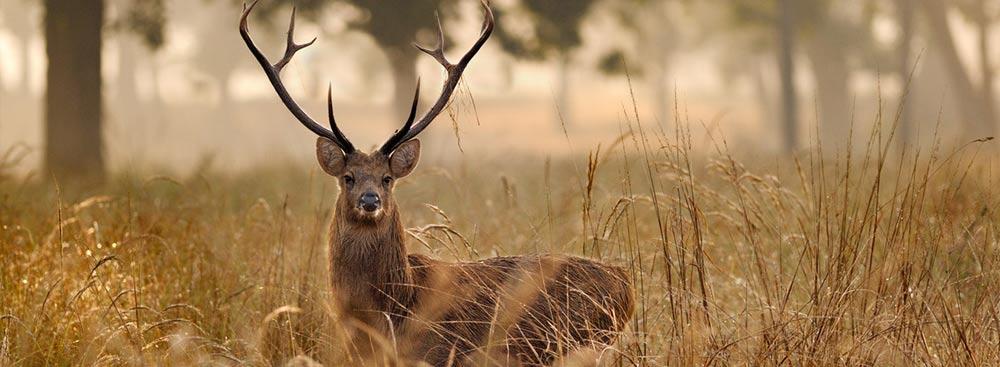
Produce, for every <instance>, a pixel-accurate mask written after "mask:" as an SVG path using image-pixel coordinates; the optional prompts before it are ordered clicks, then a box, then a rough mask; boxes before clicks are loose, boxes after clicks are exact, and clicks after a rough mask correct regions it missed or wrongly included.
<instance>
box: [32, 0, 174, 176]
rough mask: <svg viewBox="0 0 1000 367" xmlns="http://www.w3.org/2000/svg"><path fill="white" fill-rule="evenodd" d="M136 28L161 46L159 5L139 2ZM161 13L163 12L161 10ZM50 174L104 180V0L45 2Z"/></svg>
mask: <svg viewBox="0 0 1000 367" xmlns="http://www.w3.org/2000/svg"><path fill="white" fill-rule="evenodd" d="M133 4H134V6H135V8H134V9H132V10H131V12H130V14H131V15H130V16H129V19H134V22H133V21H132V20H130V21H129V22H127V23H129V24H130V27H131V29H133V30H135V31H137V32H140V34H143V35H144V37H146V39H147V40H149V41H151V42H154V43H160V44H161V43H162V25H163V22H162V21H159V22H157V21H156V19H162V18H158V17H157V15H156V14H157V11H160V12H162V3H161V2H160V1H159V0H152V1H149V0H147V1H136V2H134V3H133ZM157 9H159V10H157ZM44 11H45V17H44V24H45V52H46V55H47V56H48V60H49V62H48V69H47V72H46V86H45V152H44V161H45V163H44V164H45V170H46V171H48V172H50V173H51V174H52V175H53V176H55V177H56V178H57V179H59V180H76V181H78V182H79V181H83V182H100V181H102V180H103V179H104V176H105V170H106V166H105V161H104V140H103V137H102V133H103V131H102V126H103V124H102V117H103V116H102V113H103V97H102V88H103V82H102V79H101V65H102V61H103V60H102V58H101V50H102V45H103V34H102V30H103V27H104V25H105V2H104V0H74V1H65V0H45V1H44Z"/></svg>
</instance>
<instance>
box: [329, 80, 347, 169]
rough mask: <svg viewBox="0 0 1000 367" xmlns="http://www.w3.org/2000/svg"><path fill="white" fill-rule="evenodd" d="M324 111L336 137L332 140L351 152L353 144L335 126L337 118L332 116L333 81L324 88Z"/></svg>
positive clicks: (345, 150)
mask: <svg viewBox="0 0 1000 367" xmlns="http://www.w3.org/2000/svg"><path fill="white" fill-rule="evenodd" d="M326 113H327V118H329V120H330V130H331V132H333V135H334V136H335V137H337V140H334V142H337V141H340V142H342V143H343V145H342V146H341V147H340V148H341V149H343V150H344V152H346V153H350V152H353V151H354V144H351V141H350V140H347V137H346V136H344V133H343V132H342V131H340V128H339V127H337V120H336V119H335V118H333V83H330V86H329V87H328V88H327V89H326ZM338 145H339V144H338Z"/></svg>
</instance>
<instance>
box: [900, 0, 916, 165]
mask: <svg viewBox="0 0 1000 367" xmlns="http://www.w3.org/2000/svg"><path fill="white" fill-rule="evenodd" d="M914 1H916V0H896V12H897V13H899V43H898V44H897V45H896V52H897V57H898V62H899V65H898V66H897V67H898V68H899V69H898V70H896V73H897V74H899V80H900V81H901V82H902V85H903V87H904V88H906V89H904V90H902V91H900V94H899V103H900V106H899V108H900V115H899V138H900V139H899V142H900V145H901V146H902V147H905V146H908V145H910V144H912V140H913V134H914V128H913V121H912V111H913V108H912V107H911V105H912V103H911V101H906V100H904V98H909V99H911V100H912V99H913V94H910V95H909V96H907V94H908V93H909V91H912V90H913V80H911V79H910V71H911V70H913V65H911V60H910V54H911V53H912V52H913V47H912V45H913V14H914V13H915V12H916V9H915V7H914V5H913V3H914Z"/></svg>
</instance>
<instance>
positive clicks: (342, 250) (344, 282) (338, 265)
mask: <svg viewBox="0 0 1000 367" xmlns="http://www.w3.org/2000/svg"><path fill="white" fill-rule="evenodd" d="M347 210H350V209H348V208H345V207H342V206H340V205H338V207H337V210H336V213H335V216H334V220H333V223H332V226H331V236H330V263H331V277H332V281H333V286H334V290H335V292H336V293H338V294H339V296H340V297H341V302H343V303H346V304H348V308H355V309H366V310H375V311H384V312H390V311H395V310H394V309H395V308H397V307H398V306H399V304H400V303H403V304H404V305H405V304H408V303H409V301H410V300H411V299H412V292H413V287H412V286H411V285H410V284H412V282H413V275H412V271H411V269H410V266H409V263H408V260H407V255H408V254H407V251H406V244H405V242H404V241H403V236H404V231H403V224H402V221H401V220H400V217H399V213H398V212H397V211H396V210H395V209H393V210H391V211H389V212H386V213H385V216H384V217H383V218H382V219H381V220H380V221H378V222H362V221H357V220H354V219H352V218H351V216H350V215H349V214H348V213H347Z"/></svg>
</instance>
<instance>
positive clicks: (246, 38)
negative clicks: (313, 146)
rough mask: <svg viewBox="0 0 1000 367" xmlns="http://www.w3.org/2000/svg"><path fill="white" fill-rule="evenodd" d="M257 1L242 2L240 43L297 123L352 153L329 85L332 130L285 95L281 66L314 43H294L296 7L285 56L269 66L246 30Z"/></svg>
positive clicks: (289, 96) (293, 10)
mask: <svg viewBox="0 0 1000 367" xmlns="http://www.w3.org/2000/svg"><path fill="white" fill-rule="evenodd" d="M257 1H259V0H255V1H254V2H253V3H251V4H250V6H246V4H243V15H242V16H241V17H240V36H242V37H243V42H245V43H246V44H247V48H249V49H250V53H252V54H253V57H254V58H255V59H257V62H259V63H260V67H261V68H263V69H264V74H265V75H267V79H268V80H270V81H271V86H273V87H274V91H275V92H276V93H278V97H279V98H281V102H282V103H284V104H285V107H287V108H288V111H289V112H291V113H292V115H294V116H295V118H296V119H298V120H299V122H301V123H302V125H303V126H305V127H306V128H307V129H309V130H310V131H312V132H313V133H315V134H316V135H319V136H322V137H324V138H327V139H330V140H331V141H333V143H334V144H337V146H339V147H340V149H341V150H343V151H344V153H347V154H350V153H354V145H353V144H351V142H350V141H349V140H347V137H345V136H344V133H343V132H341V131H340V129H339V128H338V127H337V122H336V121H335V120H334V119H333V100H332V99H331V98H330V95H329V92H332V89H333V87H332V86H331V88H330V89H331V91H329V92H328V94H327V110H328V111H329V114H330V128H331V130H327V129H326V128H325V127H323V126H322V125H320V124H318V123H316V121H315V120H313V119H312V117H309V114H307V113H306V112H305V111H303V110H302V108H301V107H299V105H298V104H297V103H295V100H294V99H292V96H291V95H290V94H288V90H287V89H285V85H284V84H283V83H282V82H281V69H283V68H284V67H285V65H287V64H288V62H289V61H292V56H294V55H295V53H296V52H298V51H299V50H301V49H303V48H306V47H309V46H310V45H312V44H313V42H316V39H315V38H313V40H312V41H309V42H307V43H304V44H296V43H295V40H294V37H295V8H292V20H291V21H290V22H289V24H288V42H287V45H286V46H285V55H284V56H283V57H282V58H281V60H279V61H278V63H276V64H274V65H272V64H271V62H270V61H268V60H267V57H266V56H264V53H262V52H261V51H260V49H258V48H257V46H256V45H254V43H253V39H251V38H250V31H249V30H248V29H247V18H249V17H250V12H251V11H252V10H253V7H254V6H255V5H257Z"/></svg>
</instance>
